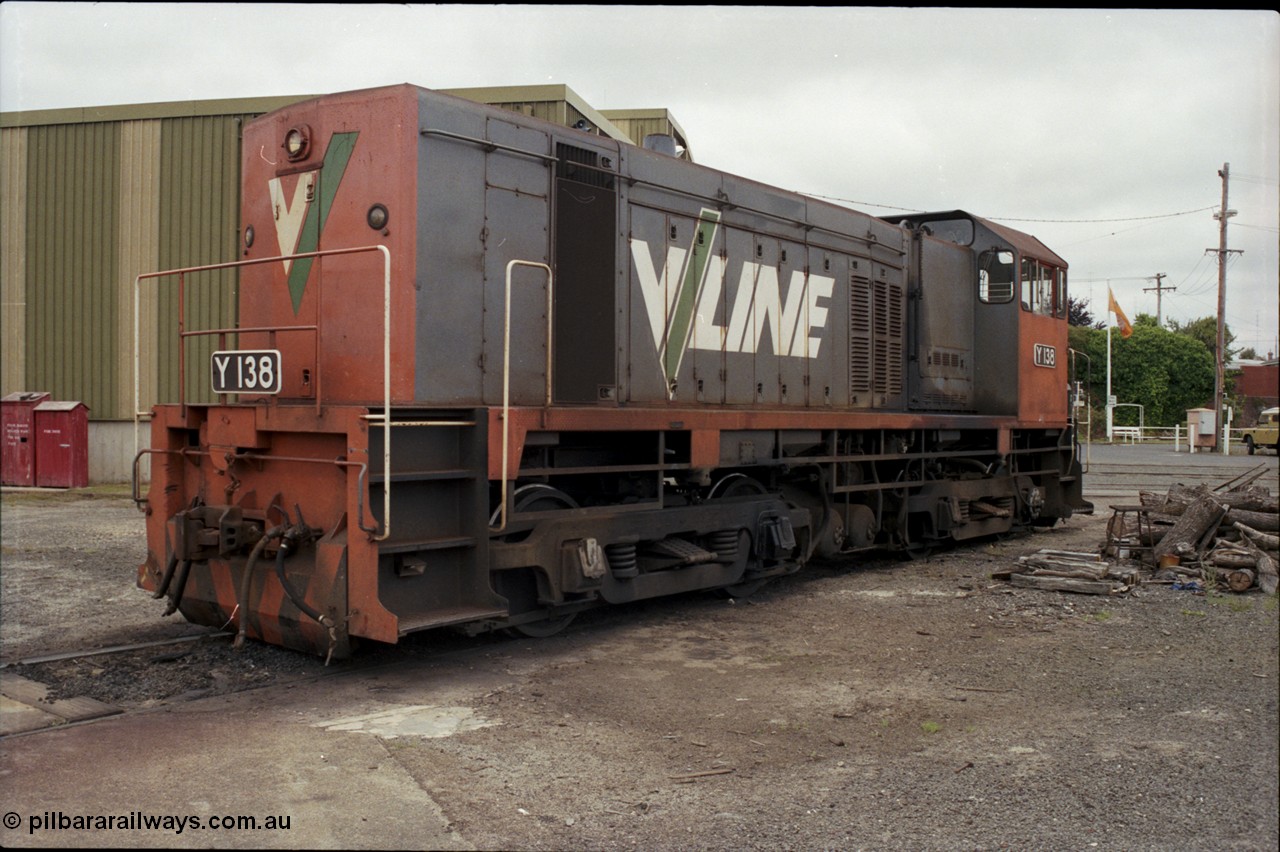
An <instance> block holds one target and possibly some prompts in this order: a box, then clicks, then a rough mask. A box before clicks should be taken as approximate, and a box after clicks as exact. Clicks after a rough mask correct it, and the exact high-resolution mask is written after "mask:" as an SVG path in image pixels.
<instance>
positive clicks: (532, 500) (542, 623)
mask: <svg viewBox="0 0 1280 852" xmlns="http://www.w3.org/2000/svg"><path fill="white" fill-rule="evenodd" d="M511 506H512V508H511V513H512V514H519V513H521V512H554V511H555V510H557V509H576V508H578V504H577V502H575V501H574V499H573V498H572V497H570V496H569V495H568V494H565V493H564V492H563V491H561V490H560V489H558V488H552V487H551V486H550V485H543V484H541V483H537V484H533V485H522V486H521V487H519V488H517V489H516V490H515V493H514V494H512V495H511ZM499 511H500V510H499ZM498 514H499V512H498V511H495V512H494V513H493V519H492V520H491V521H490V523H497V520H498ZM532 596H533V598H534V602H536V584H535V592H534V594H533V595H532ZM576 615H577V613H574V612H570V613H567V614H565V615H556V616H551V617H549V618H543V619H539V620H537V621H529V622H525V623H524V624H516V625H513V626H512V627H508V628H507V633H508V634H509V635H511V636H515V637H517V638H520V637H527V638H531V639H545V638H546V637H548V636H554V635H556V634H557V633H559V632H560V631H561V630H564V629H565V628H566V627H568V626H569V625H570V624H571V623H572V622H573V619H574V616H576Z"/></svg>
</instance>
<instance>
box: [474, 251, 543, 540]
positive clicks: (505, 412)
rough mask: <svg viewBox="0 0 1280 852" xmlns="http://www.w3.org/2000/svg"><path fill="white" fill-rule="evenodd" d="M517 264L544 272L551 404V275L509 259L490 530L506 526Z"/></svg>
mask: <svg viewBox="0 0 1280 852" xmlns="http://www.w3.org/2000/svg"><path fill="white" fill-rule="evenodd" d="M517 266H530V267H533V268H535V269H542V270H545V271H546V273H547V364H546V371H547V374H546V397H545V404H546V407H547V408H550V407H551V331H552V320H551V309H552V305H553V300H552V280H553V275H552V272H551V267H550V266H548V265H547V264H545V263H536V262H534V261H532V260H513V261H511V262H510V263H508V264H507V288H506V296H505V302H504V304H503V318H502V485H501V497H500V498H499V500H500V503H499V512H500V513H501V518H502V520H501V521H500V522H499V523H498V525H497V526H496V527H490V528H489V531H490V532H495V533H500V532H502V531H503V530H505V529H506V528H507V497H508V494H507V492H508V490H509V486H508V475H509V470H510V463H511V458H510V456H511V442H510V435H511V272H512V271H513V270H514V269H515V268H516V267H517Z"/></svg>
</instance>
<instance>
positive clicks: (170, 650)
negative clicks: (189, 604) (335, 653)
mask: <svg viewBox="0 0 1280 852" xmlns="http://www.w3.org/2000/svg"><path fill="white" fill-rule="evenodd" d="M231 639H232V635H231V634H229V633H222V632H218V631H207V632H202V633H197V634H191V635H186V636H180V637H176V638H172V639H161V640H155V641H150V642H139V643H131V644H121V645H113V646H108V647H98V648H88V649H74V650H65V651H57V652H51V653H47V654H37V655H31V656H27V657H23V658H21V659H16V660H10V661H5V662H0V737H8V736H17V735H24V734H32V733H38V732H41V731H48V730H53V729H57V728H62V727H65V726H67V725H77V724H86V723H89V722H95V721H99V720H102V719H106V718H110V717H113V716H119V715H123V714H127V713H133V712H138V711H143V710H148V709H154V708H156V707H159V706H164V705H169V704H174V703H180V702H183V701H189V700H194V699H197V698H204V697H207V696H209V695H215V694H225V693H230V692H241V691H244V690H247V689H253V688H258V687H263V686H271V685H275V684H277V683H282V682H286V681H291V680H296V679H299V678H312V677H317V676H321V675H323V674H324V669H323V665H322V664H319V663H318V662H317V661H313V660H311V659H310V658H308V657H303V656H302V655H298V654H289V653H287V652H281V651H280V650H279V649H275V648H268V647H265V646H259V647H253V648H249V649H246V650H245V651H244V652H238V651H234V650H232V648H231Z"/></svg>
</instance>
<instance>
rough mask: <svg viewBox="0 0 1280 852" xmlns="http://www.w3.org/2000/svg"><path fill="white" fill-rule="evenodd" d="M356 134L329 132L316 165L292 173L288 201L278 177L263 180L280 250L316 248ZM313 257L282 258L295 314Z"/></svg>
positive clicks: (284, 252)
mask: <svg viewBox="0 0 1280 852" xmlns="http://www.w3.org/2000/svg"><path fill="white" fill-rule="evenodd" d="M359 135H360V134H359V133H358V132H356V131H352V132H350V133H335V134H333V136H331V137H330V138H329V147H328V148H326V149H325V152H324V162H323V163H322V164H321V166H320V168H319V169H316V170H315V171H311V172H303V173H302V174H300V175H296V176H294V179H295V180H296V181H297V182H296V183H295V184H294V187H293V200H292V202H290V201H289V199H288V195H287V193H286V191H285V186H284V181H283V180H282V179H281V178H279V177H273V178H271V179H270V180H269V181H267V191H268V193H270V196H271V216H272V219H274V220H275V223H276V239H277V240H278V241H279V244H280V254H282V255H292V254H306V253H307V252H313V251H316V250H317V249H318V248H319V246H320V233H321V232H322V231H323V230H324V225H325V222H326V221H327V220H328V218H329V211H330V210H332V209H333V199H334V197H335V196H336V195H337V194H338V187H339V186H341V184H342V178H343V176H344V175H345V174H346V172H347V163H349V162H350V161H351V152H352V151H354V150H355V147H356V138H357V137H358V136H359ZM317 184H318V186H317ZM313 260H314V258H310V257H300V258H298V259H297V263H294V261H293V260H292V259H286V260H284V261H283V264H284V271H285V274H286V275H288V276H289V296H290V297H291V298H292V299H293V313H294V315H295V316H296V315H297V313H298V311H300V310H301V309H302V294H303V293H304V292H305V291H306V289H307V278H309V277H310V275H311V262H312V261H313Z"/></svg>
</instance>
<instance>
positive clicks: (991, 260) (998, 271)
mask: <svg viewBox="0 0 1280 852" xmlns="http://www.w3.org/2000/svg"><path fill="white" fill-rule="evenodd" d="M1014 269H1015V266H1014V258H1013V252H1011V251H1008V250H1007V249H1006V250H1000V249H987V250H986V251H984V252H983V253H982V254H980V255H979V256H978V301H980V302H982V303H983V304H987V305H1000V304H1004V303H1006V302H1011V301H1013V284H1014Z"/></svg>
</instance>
